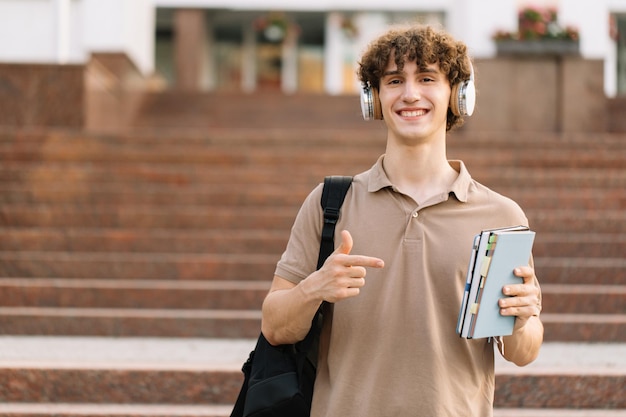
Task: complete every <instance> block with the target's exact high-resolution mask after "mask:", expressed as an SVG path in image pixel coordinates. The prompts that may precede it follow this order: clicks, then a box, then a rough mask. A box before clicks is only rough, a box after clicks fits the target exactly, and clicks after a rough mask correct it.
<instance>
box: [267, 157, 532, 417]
mask: <svg viewBox="0 0 626 417" xmlns="http://www.w3.org/2000/svg"><path fill="white" fill-rule="evenodd" d="M383 158H384V156H381V158H380V159H379V160H378V161H377V162H376V164H375V165H374V166H373V167H372V168H371V169H370V170H368V171H366V172H364V173H361V174H359V175H357V176H355V178H354V182H353V184H352V187H351V189H350V190H349V192H348V194H347V196H346V199H345V202H344V204H343V206H342V211H341V217H340V219H339V222H338V224H337V229H336V234H339V232H340V231H341V230H343V229H346V230H349V231H350V233H351V234H352V237H353V240H354V246H353V250H352V253H353V254H363V255H369V256H375V257H378V258H381V259H383V260H384V261H385V267H384V268H383V269H368V271H367V277H366V284H365V287H363V288H362V289H361V293H360V294H359V295H358V296H357V297H353V298H350V299H347V300H344V301H341V302H339V303H337V304H335V305H334V306H333V308H334V311H333V315H332V317H331V318H330V320H328V321H327V322H326V323H325V324H326V325H325V328H324V332H323V335H322V342H321V345H320V360H319V366H318V377H317V380H316V385H315V394H314V399H313V410H312V413H311V416H312V417H322V416H324V417H385V416H389V417H398V416H424V417H435V416H436V417H442V416H450V417H459V416H464V417H469V416H474V417H489V416H491V415H492V413H493V410H492V407H493V393H494V357H493V355H494V349H493V344H492V343H489V342H488V340H487V339H475V340H466V339H462V338H460V337H459V336H458V335H457V334H456V331H455V330H456V323H457V318H458V314H459V308H460V304H461V297H462V295H463V291H464V285H465V275H466V272H467V263H468V261H469V257H470V253H471V247H472V241H473V237H474V235H476V234H477V233H478V232H480V231H481V230H483V229H487V228H495V227H504V226H512V225H518V224H527V219H526V216H525V215H524V213H523V212H522V210H521V209H520V207H519V206H518V205H517V204H516V203H515V202H513V201H512V200H510V199H508V198H506V197H503V196H502V195H500V194H497V193H496V192H494V191H492V190H490V189H488V188H486V187H485V186H483V185H481V184H479V183H478V182H476V181H474V180H473V179H472V178H471V177H470V175H469V173H468V171H467V170H466V168H465V166H464V164H463V163H462V162H461V161H451V162H450V164H451V166H452V167H453V168H454V169H455V170H456V171H457V172H459V176H458V178H457V180H456V181H455V182H454V184H453V185H452V187H451V189H450V192H449V193H445V194H442V195H439V196H436V197H435V198H433V199H432V200H430V201H427V202H425V203H424V204H423V205H421V206H420V205H418V204H417V203H416V202H415V201H414V200H413V199H412V198H410V197H408V196H406V195H404V194H401V193H399V192H397V191H396V190H395V189H394V186H393V184H392V183H391V182H390V181H389V179H388V178H387V175H386V174H385V172H384V169H383V165H382V160H383ZM321 192H322V186H321V185H320V186H318V187H317V188H315V190H313V191H312V193H311V194H310V195H309V196H308V197H307V199H306V200H305V202H304V204H303V205H302V208H301V210H300V212H299V213H298V216H297V217H296V220H295V223H294V226H293V228H292V231H291V237H290V239H289V243H288V245H287V248H286V251H285V252H284V253H283V255H282V257H281V259H280V261H279V262H278V265H277V268H276V275H278V276H280V277H282V278H285V279H287V280H289V281H291V282H294V283H298V282H299V281H301V280H302V279H305V278H306V277H307V276H308V275H309V274H311V273H312V272H314V271H315V268H316V263H317V256H318V251H319V244H320V233H321V228H322V219H323V215H322V210H321V206H320V198H321ZM339 239H340V237H339V236H337V235H336V238H335V242H339ZM331 329H332V330H331Z"/></svg>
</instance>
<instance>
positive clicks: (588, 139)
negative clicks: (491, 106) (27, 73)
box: [0, 96, 625, 150]
mask: <svg viewBox="0 0 626 417" xmlns="http://www.w3.org/2000/svg"><path fill="white" fill-rule="evenodd" d="M248 99H249V97H248V96H246V100H248ZM341 117H343V116H341ZM386 134H387V129H386V128H385V126H384V124H382V123H359V125H358V126H357V127H351V128H339V129H338V128H335V127H326V126H325V125H323V126H319V125H318V126H314V127H311V128H307V129H302V128H293V127H288V126H279V127H270V128H262V129H259V128H249V127H243V126H228V127H206V128H203V129H195V128H194V129H185V128H184V127H181V128H176V129H164V128H154V129H149V128H147V129H133V130H127V131H121V132H117V133H115V134H108V133H98V132H85V131H83V130H68V129H55V128H54V127H46V128H37V127H19V128H15V127H10V126H0V143H1V144H7V143H8V144H11V145H14V146H15V147H19V146H22V145H26V144H29V143H35V144H39V145H42V144H50V143H67V144H69V145H73V144H78V143H84V142H85V141H92V142H96V143H103V144H114V145H122V144H135V145H136V144H142V145H147V146H152V145H154V144H170V145H171V144H179V145H180V144H184V145H185V146H194V145H199V146H208V145H212V146H214V145H228V146H241V145H246V146H250V145H255V144H257V145H264V146H269V145H281V146H285V145H287V144H292V145H293V144H299V145H300V146H319V145H324V146H329V145H333V144H335V145H338V144H341V145H355V144H360V145H361V144H364V145H367V144H370V143H377V144H379V145H381V146H382V145H384V143H385V138H386ZM623 138H624V134H623V133H619V132H618V133H616V132H580V133H577V132H566V133H562V132H547V131H546V132H531V131H527V132H524V131H511V132H497V131H493V132H488V131H483V132H466V131H464V130H463V129H460V130H456V131H453V132H450V133H449V137H448V142H449V146H450V147H451V148H455V147H457V146H466V147H478V146H483V147H485V146H487V147H489V146H498V147H505V148H516V147H517V148H522V149H527V148H531V147H533V148H536V149H540V148H543V147H547V148H563V147H565V146H569V147H587V148H598V149H611V150H613V149H623V148H624V146H625V145H624V140H623Z"/></svg>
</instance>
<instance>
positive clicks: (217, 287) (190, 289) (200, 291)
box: [0, 278, 626, 314]
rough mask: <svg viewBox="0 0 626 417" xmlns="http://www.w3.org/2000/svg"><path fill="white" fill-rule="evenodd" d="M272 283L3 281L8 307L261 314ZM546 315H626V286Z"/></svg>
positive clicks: (557, 303) (549, 289)
mask: <svg viewBox="0 0 626 417" xmlns="http://www.w3.org/2000/svg"><path fill="white" fill-rule="evenodd" d="M269 284H270V280H269V279H268V280H267V281H217V280H216V281H147V280H106V279H100V280H97V279H54V278H51V279H46V278H0V305H2V306H4V307H61V308H118V309H125V308H131V309H187V310H191V309H193V310H196V309H197V310H203V309H209V310H211V309H235V310H260V308H261V305H262V302H263V299H264V298H265V295H266V294H267V291H268V290H269ZM542 294H543V311H544V313H560V314H626V285H580V284H578V285H577V284H543V285H542Z"/></svg>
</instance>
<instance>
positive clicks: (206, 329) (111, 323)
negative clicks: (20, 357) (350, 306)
mask: <svg viewBox="0 0 626 417" xmlns="http://www.w3.org/2000/svg"><path fill="white" fill-rule="evenodd" d="M541 317H542V321H543V324H544V327H545V338H544V339H545V340H546V341H551V342H556V341H567V342H588V341H593V342H626V314H554V313H546V314H542V316H541ZM0 328H1V329H2V331H3V334H5V335H45V336H61V335H63V336H109V337H112V336H114V337H175V338H194V337H213V338H233V337H234V338H240V337H243V338H250V337H256V336H257V335H258V333H259V330H260V328H261V313H260V311H257V310H231V309H229V310H173V309H116V308H58V307H0Z"/></svg>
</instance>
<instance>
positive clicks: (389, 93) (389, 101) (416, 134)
mask: <svg viewBox="0 0 626 417" xmlns="http://www.w3.org/2000/svg"><path fill="white" fill-rule="evenodd" d="M450 91H451V89H450V82H449V81H448V78H447V76H446V75H445V74H444V73H442V72H441V70H440V68H439V65H438V64H429V65H427V66H426V68H425V69H423V70H422V69H420V67H419V65H418V64H417V63H416V62H415V61H413V62H406V61H405V63H404V67H403V68H402V70H398V67H397V65H396V63H395V62H394V57H393V55H392V56H391V57H390V59H389V62H388V63H387V67H386V68H385V71H384V74H383V76H382V78H381V80H380V87H379V98H380V102H381V106H382V112H383V118H384V120H385V123H386V124H387V128H388V129H389V131H390V134H392V135H394V136H395V137H396V138H398V139H402V140H403V141H404V140H410V141H411V142H415V141H416V140H419V141H420V142H424V141H428V140H429V139H431V138H435V137H437V135H439V134H443V135H445V132H446V118H447V114H448V106H449V103H450Z"/></svg>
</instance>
